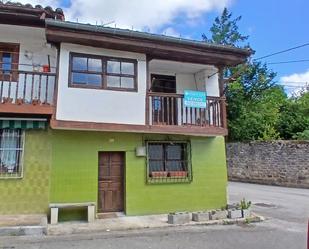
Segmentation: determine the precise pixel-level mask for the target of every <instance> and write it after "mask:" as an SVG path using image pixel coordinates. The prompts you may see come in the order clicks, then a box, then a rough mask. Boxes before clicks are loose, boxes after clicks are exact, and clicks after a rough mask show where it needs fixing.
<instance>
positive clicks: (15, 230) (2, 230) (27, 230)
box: [0, 226, 46, 236]
mask: <svg viewBox="0 0 309 249" xmlns="http://www.w3.org/2000/svg"><path fill="white" fill-rule="evenodd" d="M44 234H46V227H44V226H20V227H19V226H14V227H0V236H25V235H32V236H33V235H35V236H40V235H44Z"/></svg>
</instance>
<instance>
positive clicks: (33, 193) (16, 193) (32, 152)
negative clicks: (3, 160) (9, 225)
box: [0, 130, 51, 214]
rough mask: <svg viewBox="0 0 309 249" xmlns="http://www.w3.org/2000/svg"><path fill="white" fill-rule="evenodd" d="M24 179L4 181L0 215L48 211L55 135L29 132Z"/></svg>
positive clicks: (0, 190) (1, 188)
mask: <svg viewBox="0 0 309 249" xmlns="http://www.w3.org/2000/svg"><path fill="white" fill-rule="evenodd" d="M25 136H26V137H25V145H24V148H25V149H24V161H23V167H24V176H23V178H22V179H0V214H38V213H47V212H48V203H49V183H50V181H49V180H50V178H49V177H50V175H49V174H50V166H51V134H50V132H47V131H42V130H27V131H26V134H25Z"/></svg>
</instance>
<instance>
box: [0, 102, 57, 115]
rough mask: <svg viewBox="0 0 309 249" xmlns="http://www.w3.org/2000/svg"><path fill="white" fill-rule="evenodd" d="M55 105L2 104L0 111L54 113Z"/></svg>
mask: <svg viewBox="0 0 309 249" xmlns="http://www.w3.org/2000/svg"><path fill="white" fill-rule="evenodd" d="M53 109H54V107H53V106H51V105H32V104H22V105H18V104H12V103H4V104H0V113H10V114H12V113H15V114H42V115H52V114H53Z"/></svg>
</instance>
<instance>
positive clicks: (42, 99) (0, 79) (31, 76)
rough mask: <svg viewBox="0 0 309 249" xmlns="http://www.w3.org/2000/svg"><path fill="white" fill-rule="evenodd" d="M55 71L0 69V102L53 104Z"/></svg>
mask: <svg viewBox="0 0 309 249" xmlns="http://www.w3.org/2000/svg"><path fill="white" fill-rule="evenodd" d="M55 81H56V74H55V73H44V72H33V71H14V72H10V73H3V72H1V71H0V103H10V104H18V105H22V104H33V105H53V99H54V91H55Z"/></svg>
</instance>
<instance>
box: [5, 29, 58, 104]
mask: <svg viewBox="0 0 309 249" xmlns="http://www.w3.org/2000/svg"><path fill="white" fill-rule="evenodd" d="M0 34H1V35H0V42H2V43H18V44H19V45H20V51H19V64H20V65H19V67H18V69H19V70H23V71H33V70H34V67H33V66H34V65H44V64H45V65H46V64H48V59H47V58H48V57H47V56H48V55H49V56H50V63H51V67H55V66H56V61H57V50H56V48H55V47H53V46H51V45H50V44H47V42H46V38H45V30H44V28H34V27H23V26H14V25H4V24H0ZM26 51H28V54H31V55H32V56H31V57H28V58H27V57H26V56H25V52H26ZM41 69H42V68H41ZM51 70H52V72H55V68H52V69H51ZM24 77H25V75H24V74H20V75H19V77H18V79H19V84H18V90H17V96H16V87H17V82H11V83H9V82H5V81H4V82H3V86H2V85H1V86H0V88H1V87H3V89H2V92H3V95H2V97H11V98H12V99H13V101H14V100H15V99H16V98H20V97H22V96H23V89H24V82H25V80H24ZM38 82H39V77H38V76H36V77H35V79H34V87H33V88H34V95H33V98H38V96H39V95H40V99H41V101H42V102H43V101H45V96H46V88H47V89H48V102H49V103H51V101H52V99H53V89H54V83H55V79H54V78H53V77H50V78H49V82H48V85H46V77H42V78H41V86H40V89H41V90H40V93H39V91H38V89H39V86H38ZM31 84H32V75H28V77H27V80H26V96H25V100H26V101H29V102H30V101H31V99H30V94H31V88H32V86H31ZM9 87H10V96H8V94H9V90H8V89H9ZM1 101H2V100H1Z"/></svg>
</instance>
